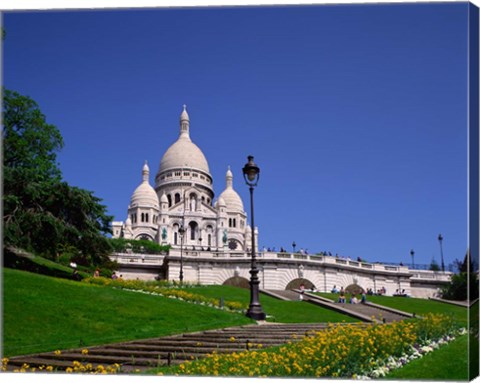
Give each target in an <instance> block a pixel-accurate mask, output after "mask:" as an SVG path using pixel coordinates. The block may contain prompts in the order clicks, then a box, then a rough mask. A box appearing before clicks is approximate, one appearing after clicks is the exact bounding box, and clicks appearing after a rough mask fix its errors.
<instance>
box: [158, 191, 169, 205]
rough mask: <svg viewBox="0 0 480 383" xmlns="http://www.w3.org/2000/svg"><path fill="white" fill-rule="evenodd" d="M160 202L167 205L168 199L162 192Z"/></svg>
mask: <svg viewBox="0 0 480 383" xmlns="http://www.w3.org/2000/svg"><path fill="white" fill-rule="evenodd" d="M160 202H161V203H168V198H167V195H166V194H165V192H163V194H162V196H161V197H160Z"/></svg>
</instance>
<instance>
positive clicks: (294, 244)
mask: <svg viewBox="0 0 480 383" xmlns="http://www.w3.org/2000/svg"><path fill="white" fill-rule="evenodd" d="M296 246H297V244H296V243H295V241H293V243H292V247H293V252H294V253H295V247H296Z"/></svg>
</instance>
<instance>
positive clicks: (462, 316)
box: [317, 293, 468, 326]
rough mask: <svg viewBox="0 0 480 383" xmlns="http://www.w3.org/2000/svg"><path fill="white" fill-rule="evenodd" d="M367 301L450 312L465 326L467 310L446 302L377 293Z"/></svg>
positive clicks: (419, 311)
mask: <svg viewBox="0 0 480 383" xmlns="http://www.w3.org/2000/svg"><path fill="white" fill-rule="evenodd" d="M317 294H318V295H320V296H322V297H325V298H329V299H332V300H337V299H338V294H332V293H317ZM367 301H369V302H372V303H376V304H379V305H382V306H386V307H391V308H394V309H397V310H402V311H405V312H407V313H415V314H418V315H424V314H427V313H435V314H446V313H450V314H452V315H453V318H454V319H455V321H456V322H457V323H459V324H460V325H462V326H467V311H468V309H467V308H465V307H460V306H455V305H452V304H448V303H442V302H437V301H432V300H429V299H420V298H404V297H386V296H377V295H372V296H370V295H368V296H367Z"/></svg>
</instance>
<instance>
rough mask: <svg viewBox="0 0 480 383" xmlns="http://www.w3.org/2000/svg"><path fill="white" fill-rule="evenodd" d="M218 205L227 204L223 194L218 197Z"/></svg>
mask: <svg viewBox="0 0 480 383" xmlns="http://www.w3.org/2000/svg"><path fill="white" fill-rule="evenodd" d="M217 206H226V204H225V200H224V199H223V198H222V197H221V196H220V197H218V200H217Z"/></svg>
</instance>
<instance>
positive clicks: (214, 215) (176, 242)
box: [112, 105, 258, 252]
mask: <svg viewBox="0 0 480 383" xmlns="http://www.w3.org/2000/svg"><path fill="white" fill-rule="evenodd" d="M149 175H150V169H149V167H148V165H147V163H145V165H144V166H143V169H142V183H141V184H140V185H139V186H138V187H137V188H136V189H135V191H134V192H133V194H132V197H131V199H130V205H129V206H128V213H127V219H126V220H125V222H113V224H112V226H113V237H114V238H119V237H123V238H126V239H148V240H151V241H155V242H157V243H159V244H165V245H171V246H172V248H177V247H180V244H181V242H182V239H183V246H184V248H187V249H188V248H190V249H194V250H208V251H223V250H227V248H228V250H229V251H232V250H233V251H242V252H245V251H248V250H249V249H248V247H249V245H250V247H251V228H250V226H249V225H248V224H247V216H246V213H245V211H244V208H243V202H242V199H241V198H240V196H239V195H238V193H237V192H236V191H235V189H234V188H233V175H232V172H231V170H230V168H229V169H228V170H227V173H226V186H225V190H224V191H223V192H222V193H221V194H220V196H219V197H218V198H217V200H216V201H215V203H213V200H214V195H215V193H214V191H213V179H212V176H211V174H210V170H209V167H208V162H207V159H206V158H205V156H204V154H203V153H202V151H201V150H200V148H199V147H198V146H197V145H195V144H194V143H193V142H192V140H191V138H190V118H189V116H188V113H187V111H186V106H185V105H184V106H183V112H182V113H181V115H180V134H179V136H178V139H177V141H175V142H174V143H173V144H172V145H171V146H170V147H169V148H168V150H167V151H166V152H165V154H164V155H163V157H162V159H161V161H160V166H159V169H158V172H157V174H156V176H155V188H153V187H152V186H151V185H150V181H149ZM182 229H183V230H182ZM182 233H184V234H183V236H182ZM257 235H258V233H257V229H255V236H256V237H257ZM257 243H258V242H257ZM256 247H257V246H256Z"/></svg>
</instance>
